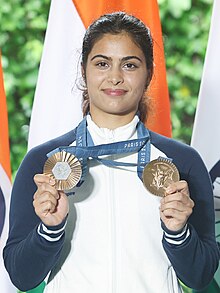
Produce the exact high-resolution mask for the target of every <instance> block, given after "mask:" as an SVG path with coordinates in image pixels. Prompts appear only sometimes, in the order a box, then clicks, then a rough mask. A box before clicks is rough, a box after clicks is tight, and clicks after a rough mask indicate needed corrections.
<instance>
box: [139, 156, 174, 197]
mask: <svg viewBox="0 0 220 293" xmlns="http://www.w3.org/2000/svg"><path fill="white" fill-rule="evenodd" d="M179 180H180V176H179V171H178V169H177V167H176V166H175V165H174V164H173V163H172V162H171V160H169V159H166V158H158V159H156V160H153V161H151V162H149V164H147V165H146V166H145V168H144V171H143V183H144V186H145V187H146V188H147V190H148V191H150V192H151V193H152V194H154V195H157V196H161V197H163V196H164V195H165V189H166V188H167V187H168V185H169V184H171V183H172V182H177V181H179Z"/></svg>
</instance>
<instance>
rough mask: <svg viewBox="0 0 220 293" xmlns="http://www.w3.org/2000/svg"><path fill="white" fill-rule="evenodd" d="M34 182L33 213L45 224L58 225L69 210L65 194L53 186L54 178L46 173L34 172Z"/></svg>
mask: <svg viewBox="0 0 220 293" xmlns="http://www.w3.org/2000/svg"><path fill="white" fill-rule="evenodd" d="M34 182H35V183H36V185H37V191H36V192H35V194H34V201H33V206H34V209H35V213H36V214H37V215H38V217H39V218H40V219H41V221H42V222H43V223H44V224H45V225H47V226H56V225H59V224H60V223H62V221H63V220H64V219H65V217H66V216H67V214H68V212H69V202H68V198H67V196H66V194H65V193H64V192H63V191H57V190H56V189H55V187H54V185H55V180H53V179H51V178H50V177H49V176H47V175H44V174H36V175H35V176H34Z"/></svg>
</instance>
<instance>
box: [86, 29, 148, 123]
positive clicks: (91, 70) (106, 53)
mask: <svg viewBox="0 0 220 293" xmlns="http://www.w3.org/2000/svg"><path fill="white" fill-rule="evenodd" d="M146 80H147V68H146V61H145V56H144V54H143V52H142V50H141V49H140V48H139V47H138V46H137V45H136V44H135V43H134V42H133V41H132V39H131V38H130V37H129V36H128V35H127V34H118V35H112V34H105V35H104V36H103V37H102V38H101V39H100V40H98V41H97V42H96V43H95V45H94V46H93V48H92V50H91V52H90V54H89V55H88V60H87V65H86V84H87V88H88V95H89V100H90V113H91V115H92V117H93V119H94V118H95V120H98V121H102V120H103V119H105V118H107V116H106V115H119V116H124V117H126V119H127V120H128V122H129V121H131V120H132V118H133V117H134V115H135V113H136V111H137V109H138V104H139V101H140V100H141V98H142V96H143V94H144V92H145V86H146Z"/></svg>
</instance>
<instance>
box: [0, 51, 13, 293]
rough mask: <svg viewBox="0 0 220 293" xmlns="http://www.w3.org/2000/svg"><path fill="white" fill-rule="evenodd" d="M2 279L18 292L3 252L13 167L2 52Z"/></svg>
mask: <svg viewBox="0 0 220 293" xmlns="http://www.w3.org/2000/svg"><path fill="white" fill-rule="evenodd" d="M0 125H1V126H0V278H1V289H0V290H1V292H4V293H12V292H16V290H15V288H14V286H13V285H12V284H11V282H10V279H9V276H8V273H7V272H6V270H5V268H4V264H3V258H2V250H3V247H4V246H5V244H6V239H7V236H8V227H9V225H8V220H9V204H10V195H11V180H10V179H11V167H10V153H9V136H8V115H7V106H6V96H5V91H4V83H3V72H2V66H1V51H0Z"/></svg>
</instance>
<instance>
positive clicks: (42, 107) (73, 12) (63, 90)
mask: <svg viewBox="0 0 220 293" xmlns="http://www.w3.org/2000/svg"><path fill="white" fill-rule="evenodd" d="M119 10H122V11H126V12H128V13H130V14H134V15H135V16H137V17H138V18H140V19H141V20H142V21H143V22H144V23H145V24H146V25H148V26H149V27H150V29H151V32H152V36H153V39H154V55H155V62H154V63H155V71H154V76H153V81H152V83H151V87H150V90H149V92H148V95H149V97H150V98H151V99H152V101H153V102H152V104H153V108H154V109H153V110H154V111H153V113H152V114H150V117H149V119H148V127H149V128H150V129H152V130H154V131H157V132H159V133H161V134H164V135H167V136H171V122H170V104H169V94H168V87H167V81H166V68H165V60H164V49H163V42H162V31H161V25H160V17H159V10H158V4H157V1H156V0H151V1H143V0H136V1H132V0H124V1H118V0H112V1H108V0H99V1H97V0H73V1H72V0H65V1H60V0H52V1H51V8H50V13H49V19H48V25H47V31H46V36H45V42H44V48H43V54H42V59H41V64H40V69H39V76H38V81H37V87H36V92H35V97H34V104H33V109H32V115H31V122H30V132H29V148H32V147H33V146H35V145H38V144H40V143H42V142H45V141H47V140H49V139H51V138H54V137H56V136H58V135H61V134H63V133H65V132H67V131H69V130H71V129H73V128H74V127H75V126H76V125H77V124H78V122H79V121H80V120H81V119H82V111H81V91H80V90H79V89H78V86H79V85H80V76H81V66H80V54H81V46H82V38H83V35H84V33H85V30H86V28H87V27H88V26H89V24H90V23H91V22H92V21H93V20H95V19H96V18H98V17H99V16H100V15H102V14H104V13H109V12H113V11H119Z"/></svg>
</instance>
